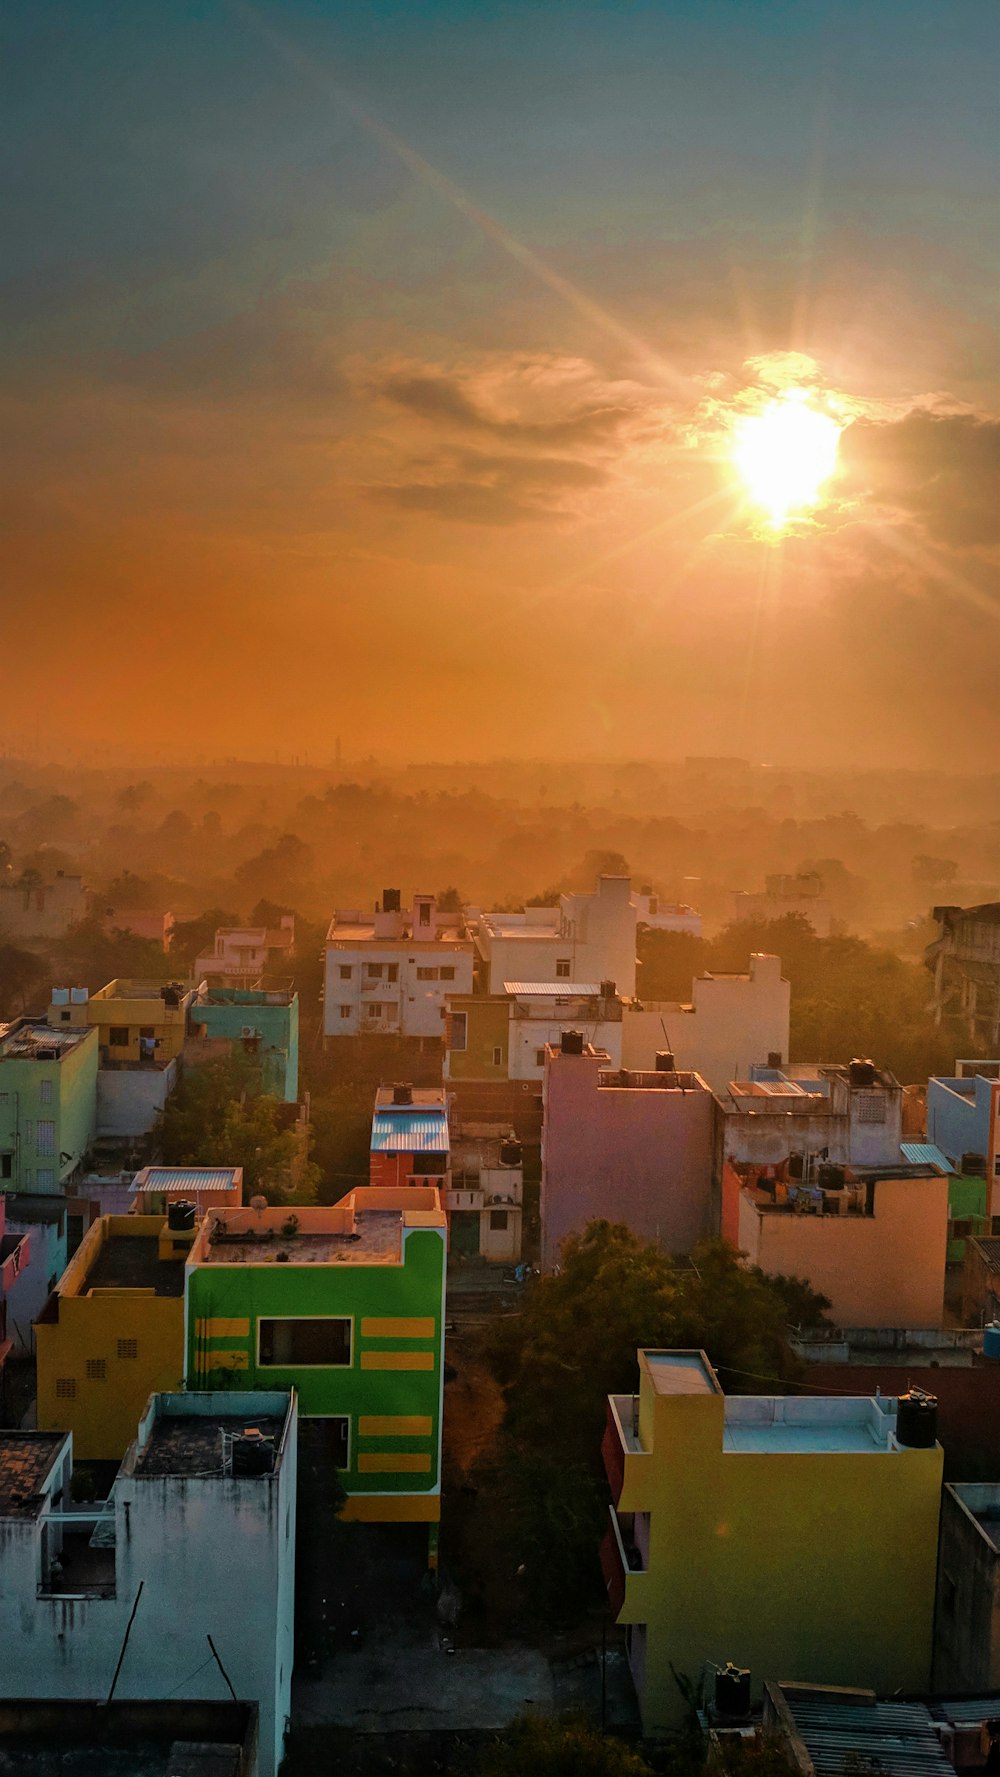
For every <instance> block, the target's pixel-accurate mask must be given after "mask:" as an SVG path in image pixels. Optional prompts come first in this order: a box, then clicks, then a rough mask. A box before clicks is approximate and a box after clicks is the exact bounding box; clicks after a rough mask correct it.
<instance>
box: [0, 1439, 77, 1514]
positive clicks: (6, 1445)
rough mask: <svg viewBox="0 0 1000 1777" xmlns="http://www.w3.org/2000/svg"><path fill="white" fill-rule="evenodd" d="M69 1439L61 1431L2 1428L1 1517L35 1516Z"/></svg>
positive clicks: (0, 1464)
mask: <svg viewBox="0 0 1000 1777" xmlns="http://www.w3.org/2000/svg"><path fill="white" fill-rule="evenodd" d="M64 1441H65V1433H64V1432H61V1431H50V1432H45V1431H0V1518H34V1517H36V1516H37V1513H38V1510H39V1501H38V1494H39V1492H40V1490H41V1488H42V1485H43V1483H44V1481H45V1477H46V1476H47V1474H48V1473H49V1470H50V1469H51V1467H52V1464H53V1463H54V1461H55V1459H56V1456H57V1455H58V1453H59V1449H60V1446H61V1445H62V1444H63V1442H64Z"/></svg>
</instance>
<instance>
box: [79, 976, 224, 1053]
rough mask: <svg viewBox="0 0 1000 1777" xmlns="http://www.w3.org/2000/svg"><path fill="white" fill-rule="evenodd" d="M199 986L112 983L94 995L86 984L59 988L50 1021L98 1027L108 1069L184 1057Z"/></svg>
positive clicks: (128, 982) (153, 982)
mask: <svg viewBox="0 0 1000 1777" xmlns="http://www.w3.org/2000/svg"><path fill="white" fill-rule="evenodd" d="M193 998H194V988H193V987H191V986H190V985H185V983H183V982H181V981H170V982H167V983H162V982H159V981H126V980H121V981H109V982H108V984H107V986H106V987H102V988H99V989H98V991H97V992H96V993H91V994H88V992H87V989H86V988H85V987H72V988H70V987H54V988H53V989H52V1002H51V1004H50V1006H49V1010H48V1014H47V1016H48V1022H49V1024H50V1025H52V1026H53V1027H54V1028H55V1029H56V1030H60V1029H61V1028H62V1026H63V1025H64V1024H68V1025H77V1024H87V1025H91V1026H92V1027H93V1028H94V1029H96V1031H97V1033H98V1042H99V1044H100V1053H101V1066H102V1067H138V1066H139V1065H140V1063H141V1064H142V1065H143V1066H150V1065H154V1064H155V1063H156V1062H158V1061H159V1062H164V1061H170V1060H172V1059H173V1058H174V1057H175V1056H177V1055H180V1054H181V1052H182V1050H183V1048H184V1038H185V1035H186V1033H187V1018H188V1007H189V1006H190V1004H191V1001H192V999H193Z"/></svg>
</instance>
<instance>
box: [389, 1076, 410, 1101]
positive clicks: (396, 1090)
mask: <svg viewBox="0 0 1000 1777" xmlns="http://www.w3.org/2000/svg"><path fill="white" fill-rule="evenodd" d="M392 1102H393V1104H412V1103H413V1087H412V1086H411V1085H409V1083H408V1082H406V1081H403V1082H401V1083H400V1084H399V1085H397V1086H394V1087H393V1089H392Z"/></svg>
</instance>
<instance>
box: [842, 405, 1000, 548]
mask: <svg viewBox="0 0 1000 1777" xmlns="http://www.w3.org/2000/svg"><path fill="white" fill-rule="evenodd" d="M841 460H842V463H843V466H844V469H845V471H846V473H847V475H848V476H849V477H850V478H852V479H853V480H854V481H855V482H857V483H859V484H860V485H861V486H862V487H863V488H864V491H865V494H866V495H867V497H868V499H869V500H871V501H872V502H873V503H874V504H875V505H877V506H881V507H886V508H890V509H893V508H894V509H896V510H897V511H899V510H901V511H903V512H905V513H908V514H910V515H912V516H913V517H914V518H915V519H917V520H918V522H919V523H920V524H921V525H922V526H923V527H924V529H925V530H926V532H927V534H928V536H930V537H931V538H933V539H934V540H935V541H936V542H939V543H945V544H951V545H952V546H953V547H957V548H960V549H978V548H989V547H991V546H994V545H996V544H1000V500H998V497H997V490H998V488H1000V419H996V418H993V417H990V416H986V415H980V414H975V413H969V412H951V413H949V412H941V411H935V410H934V409H933V408H929V407H917V408H913V409H911V411H910V412H909V413H907V414H905V415H904V416H903V417H902V418H901V419H897V420H893V421H887V422H882V423H871V422H868V421H864V420H858V421H855V423H854V425H852V426H849V427H848V429H847V430H846V432H845V433H844V435H843V438H842V440H841Z"/></svg>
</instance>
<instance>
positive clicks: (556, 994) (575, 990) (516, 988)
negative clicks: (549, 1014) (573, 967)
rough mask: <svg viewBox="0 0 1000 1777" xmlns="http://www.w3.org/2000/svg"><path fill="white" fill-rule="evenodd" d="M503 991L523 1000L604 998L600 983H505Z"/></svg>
mask: <svg viewBox="0 0 1000 1777" xmlns="http://www.w3.org/2000/svg"><path fill="white" fill-rule="evenodd" d="M503 990H504V993H512V994H514V995H516V997H517V998H518V999H522V1000H533V999H539V1000H565V999H587V1000H598V999H600V998H601V997H602V995H601V984H600V982H599V981H505V982H504V984H503Z"/></svg>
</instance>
